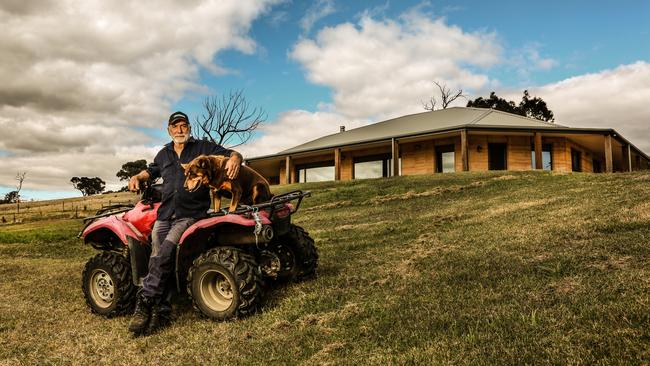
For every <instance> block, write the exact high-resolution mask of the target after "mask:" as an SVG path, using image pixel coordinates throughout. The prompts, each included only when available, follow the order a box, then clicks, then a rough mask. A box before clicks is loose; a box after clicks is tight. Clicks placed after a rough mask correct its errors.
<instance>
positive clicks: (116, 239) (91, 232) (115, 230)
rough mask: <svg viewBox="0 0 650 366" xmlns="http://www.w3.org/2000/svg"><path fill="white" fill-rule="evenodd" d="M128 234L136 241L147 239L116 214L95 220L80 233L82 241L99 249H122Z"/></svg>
mask: <svg viewBox="0 0 650 366" xmlns="http://www.w3.org/2000/svg"><path fill="white" fill-rule="evenodd" d="M129 236H130V237H132V238H134V239H135V240H137V241H141V242H146V241H147V239H146V238H145V237H143V235H142V234H141V233H140V232H139V231H138V229H136V228H135V227H134V226H133V225H131V224H130V223H128V222H125V221H123V220H122V219H121V218H120V217H118V216H109V217H106V218H103V219H101V220H97V221H95V222H93V223H92V224H90V225H88V227H87V228H86V229H85V230H84V232H83V233H82V234H81V237H82V238H83V239H84V243H86V244H90V245H92V246H93V248H95V249H100V250H122V249H124V247H127V246H128V239H127V237H129Z"/></svg>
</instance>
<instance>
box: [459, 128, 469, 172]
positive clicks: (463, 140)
mask: <svg viewBox="0 0 650 366" xmlns="http://www.w3.org/2000/svg"><path fill="white" fill-rule="evenodd" d="M460 159H461V161H462V162H463V171H464V172H466V171H468V170H469V156H468V152H467V130H461V131H460Z"/></svg>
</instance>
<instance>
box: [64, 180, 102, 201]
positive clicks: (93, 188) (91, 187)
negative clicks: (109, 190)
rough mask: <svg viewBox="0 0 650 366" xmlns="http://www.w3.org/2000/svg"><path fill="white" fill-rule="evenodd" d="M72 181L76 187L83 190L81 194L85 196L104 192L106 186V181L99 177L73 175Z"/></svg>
mask: <svg viewBox="0 0 650 366" xmlns="http://www.w3.org/2000/svg"><path fill="white" fill-rule="evenodd" d="M70 182H71V183H72V185H73V186H74V188H75V189H78V190H79V191H81V194H82V195H84V196H90V195H93V194H99V193H102V192H103V191H104V188H105V186H106V182H104V181H103V180H102V179H101V178H99V177H94V178H88V177H72V179H70Z"/></svg>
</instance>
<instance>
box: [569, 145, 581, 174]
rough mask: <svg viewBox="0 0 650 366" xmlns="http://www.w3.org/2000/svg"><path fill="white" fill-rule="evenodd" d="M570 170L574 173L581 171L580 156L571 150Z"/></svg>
mask: <svg viewBox="0 0 650 366" xmlns="http://www.w3.org/2000/svg"><path fill="white" fill-rule="evenodd" d="M571 170H573V171H574V172H581V171H582V154H581V153H580V151H578V150H575V149H571Z"/></svg>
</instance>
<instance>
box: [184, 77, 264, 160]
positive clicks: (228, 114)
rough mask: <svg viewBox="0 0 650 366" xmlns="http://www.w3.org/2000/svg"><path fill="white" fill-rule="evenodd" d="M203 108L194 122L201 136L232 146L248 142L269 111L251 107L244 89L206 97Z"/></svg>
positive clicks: (225, 145)
mask: <svg viewBox="0 0 650 366" xmlns="http://www.w3.org/2000/svg"><path fill="white" fill-rule="evenodd" d="M203 108H204V109H205V113H204V114H203V115H201V117H197V118H196V120H195V123H194V125H195V126H196V128H195V129H196V130H197V131H201V132H202V136H200V137H202V138H206V139H210V140H211V141H213V142H215V143H217V144H219V145H222V146H224V147H229V148H232V147H236V146H239V145H242V144H245V143H246V142H248V140H250V138H251V137H252V136H253V132H254V131H255V130H256V129H257V127H258V126H259V124H260V123H262V122H264V121H265V120H266V112H264V110H262V109H261V108H257V107H255V108H252V107H251V106H250V104H249V103H248V101H247V100H246V98H245V97H244V93H243V91H241V90H236V91H230V92H229V93H228V94H227V95H225V94H224V95H222V96H221V98H219V97H217V96H210V97H206V98H205V100H204V101H203Z"/></svg>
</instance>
